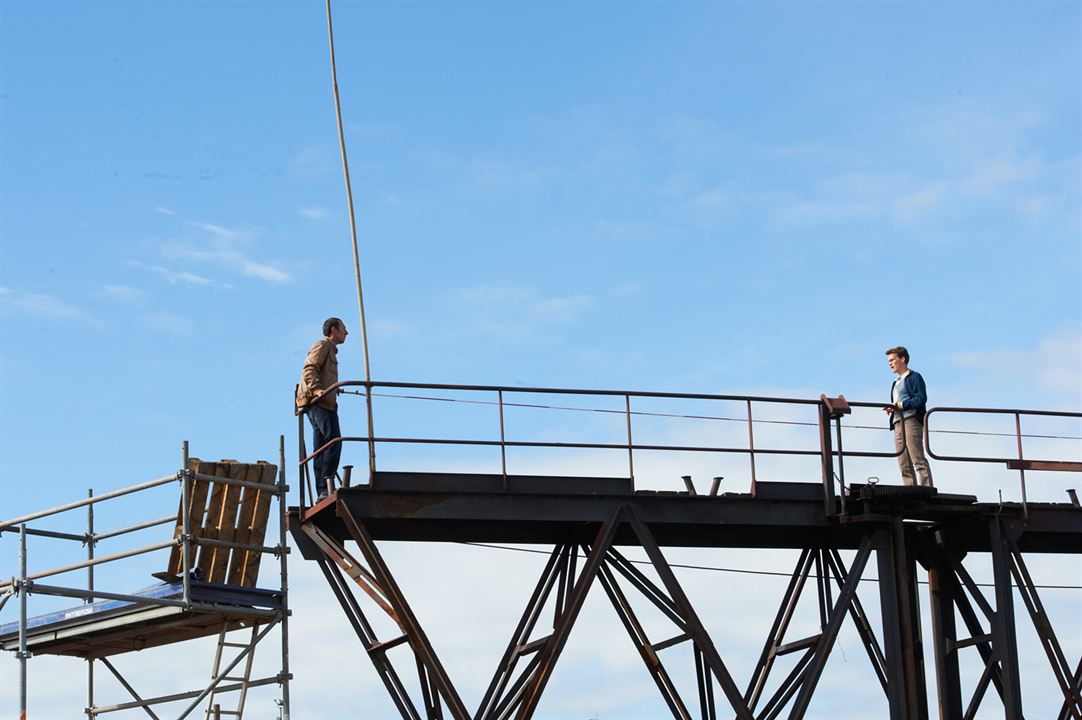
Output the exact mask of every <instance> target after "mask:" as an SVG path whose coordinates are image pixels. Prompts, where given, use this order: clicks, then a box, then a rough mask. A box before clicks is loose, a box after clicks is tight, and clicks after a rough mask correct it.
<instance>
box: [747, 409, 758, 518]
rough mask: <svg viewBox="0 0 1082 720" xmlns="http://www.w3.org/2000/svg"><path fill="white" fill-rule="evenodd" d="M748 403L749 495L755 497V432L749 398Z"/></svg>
mask: <svg viewBox="0 0 1082 720" xmlns="http://www.w3.org/2000/svg"><path fill="white" fill-rule="evenodd" d="M747 403H748V457H749V458H751V495H752V497H755V484H756V479H755V432H754V431H753V430H752V420H751V400H748V401H747Z"/></svg>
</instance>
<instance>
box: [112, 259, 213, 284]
mask: <svg viewBox="0 0 1082 720" xmlns="http://www.w3.org/2000/svg"><path fill="white" fill-rule="evenodd" d="M128 267H132V268H137V269H140V270H146V271H148V272H152V273H154V274H156V275H160V276H161V277H163V278H165V280H166V282H168V283H169V284H170V285H177V284H180V283H183V284H186V285H207V286H213V287H229V286H228V285H225V284H223V283H220V282H217V281H215V280H211V279H210V278H208V277H204V276H202V275H197V274H195V273H193V272H189V271H187V270H173V269H170V268H166V267H162V266H161V265H148V264H147V263H144V262H140V261H139V260H129V261H128Z"/></svg>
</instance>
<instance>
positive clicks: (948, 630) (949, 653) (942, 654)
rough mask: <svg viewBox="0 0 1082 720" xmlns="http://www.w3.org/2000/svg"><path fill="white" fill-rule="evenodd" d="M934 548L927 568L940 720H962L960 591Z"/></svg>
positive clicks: (949, 569) (940, 555)
mask: <svg viewBox="0 0 1082 720" xmlns="http://www.w3.org/2000/svg"><path fill="white" fill-rule="evenodd" d="M942 552H943V548H942V547H941V546H939V545H937V546H936V547H935V552H934V558H933V559H932V561H931V563H930V564H929V567H928V598H929V602H930V604H931V616H932V643H933V645H934V648H935V670H936V673H935V674H936V687H937V695H938V696H939V717H940V720H962V718H963V715H962V685H961V679H960V676H959V667H958V648H957V642H958V630H957V627H956V621H955V610H954V603H955V600H954V598H955V597H957V595H958V593H959V592H961V589H960V588H959V587H958V578H957V577H955V575H954V571H953V570H952V569H951V566H950V563H949V562H947V560H946V559H945V558H944V557H943V556H942Z"/></svg>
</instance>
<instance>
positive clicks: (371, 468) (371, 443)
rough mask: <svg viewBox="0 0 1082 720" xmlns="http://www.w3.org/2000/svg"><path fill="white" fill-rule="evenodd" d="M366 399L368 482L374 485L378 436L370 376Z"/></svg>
mask: <svg viewBox="0 0 1082 720" xmlns="http://www.w3.org/2000/svg"><path fill="white" fill-rule="evenodd" d="M365 369H366V370H367V367H366V368H365ZM364 399H365V407H366V409H367V411H368V484H369V485H372V481H373V480H375V477H376V436H375V430H374V429H373V423H372V381H371V380H369V379H368V378H365V381H364Z"/></svg>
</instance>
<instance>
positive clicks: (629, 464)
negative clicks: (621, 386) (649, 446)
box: [624, 393, 635, 492]
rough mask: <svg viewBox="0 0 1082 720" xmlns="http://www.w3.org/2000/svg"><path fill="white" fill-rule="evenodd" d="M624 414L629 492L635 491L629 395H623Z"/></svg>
mask: <svg viewBox="0 0 1082 720" xmlns="http://www.w3.org/2000/svg"><path fill="white" fill-rule="evenodd" d="M624 413H625V416H626V417H627V472H628V476H629V477H630V478H631V490H632V492H634V491H635V461H634V458H633V457H632V454H633V453H632V450H631V445H632V443H631V395H630V394H629V393H624Z"/></svg>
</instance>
